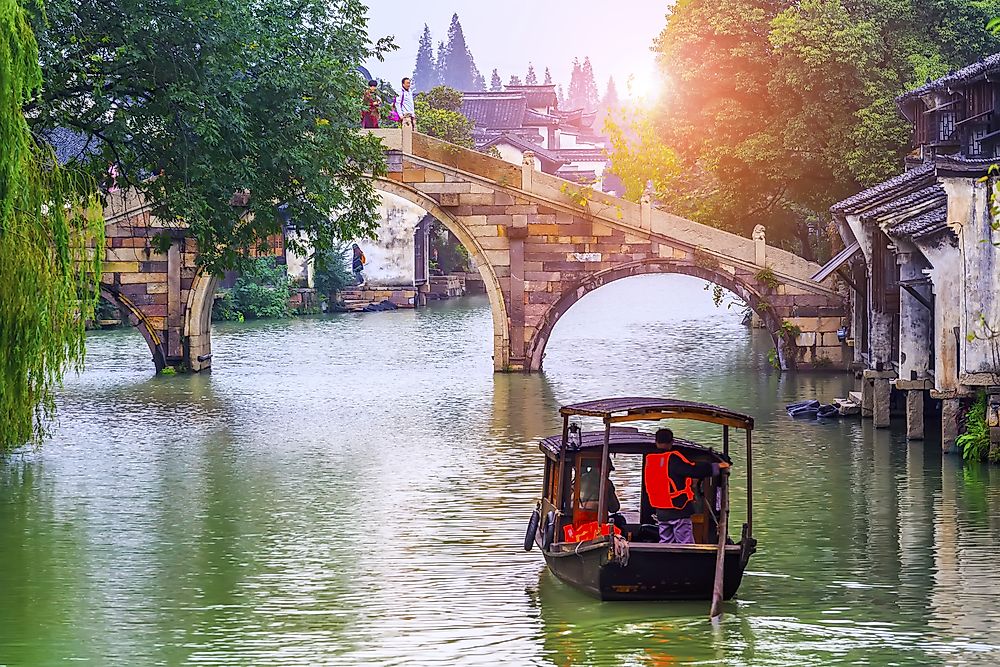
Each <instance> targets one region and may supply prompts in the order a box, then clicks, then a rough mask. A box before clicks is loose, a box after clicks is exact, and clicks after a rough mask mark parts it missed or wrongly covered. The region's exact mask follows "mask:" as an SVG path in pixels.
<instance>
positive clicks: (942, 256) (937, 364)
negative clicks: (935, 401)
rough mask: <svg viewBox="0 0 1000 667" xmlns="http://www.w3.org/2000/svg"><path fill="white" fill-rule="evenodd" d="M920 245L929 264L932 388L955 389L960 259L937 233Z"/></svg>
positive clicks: (945, 390) (959, 314)
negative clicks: (932, 318) (932, 323)
mask: <svg viewBox="0 0 1000 667" xmlns="http://www.w3.org/2000/svg"><path fill="white" fill-rule="evenodd" d="M919 246H920V250H921V251H922V252H923V254H924V257H926V258H927V261H928V262H930V264H931V267H932V268H931V269H929V270H928V271H927V274H928V275H929V276H930V278H931V282H932V283H933V291H934V332H933V338H934V388H935V389H936V390H938V391H941V392H948V391H956V390H958V389H959V382H958V359H957V357H958V344H957V341H956V336H955V329H956V328H958V330H959V332H961V303H962V265H961V259H960V257H959V254H958V252H957V251H956V250H955V248H954V247H952V246H951V244H950V243H949V242H948V241H947V240H946V238H943V237H941V236H940V235H939V236H937V237H936V238H934V239H932V240H931V241H930V242H926V243H920V244H919Z"/></svg>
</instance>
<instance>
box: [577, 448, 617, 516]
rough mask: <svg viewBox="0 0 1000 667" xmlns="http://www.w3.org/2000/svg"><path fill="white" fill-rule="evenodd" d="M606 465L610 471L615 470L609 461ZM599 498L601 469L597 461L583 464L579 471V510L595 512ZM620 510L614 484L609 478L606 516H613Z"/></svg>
mask: <svg viewBox="0 0 1000 667" xmlns="http://www.w3.org/2000/svg"><path fill="white" fill-rule="evenodd" d="M608 465H609V466H610V469H611V470H614V469H615V466H614V465H613V464H612V463H611V461H608ZM600 496H601V468H600V466H599V465H598V464H597V461H593V462H591V463H585V464H584V465H583V468H582V470H581V471H580V509H584V510H587V511H590V512H596V511H597V510H598V507H597V505H598V503H599V502H600ZM621 508H622V504H621V502H619V500H618V494H617V493H615V484H614V482H612V481H611V479H610V478H609V479H608V514H615V513H616V512H618V510H620V509H621Z"/></svg>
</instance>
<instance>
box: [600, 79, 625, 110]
mask: <svg viewBox="0 0 1000 667" xmlns="http://www.w3.org/2000/svg"><path fill="white" fill-rule="evenodd" d="M620 104H621V100H619V99H618V88H617V86H615V78H614V77H613V76H609V77H608V87H607V89H606V90H605V91H604V99H603V100H601V106H602V107H603V108H604V110H605V111H607V112H612V111H614V110H615V109H617V108H618V106H619V105H620Z"/></svg>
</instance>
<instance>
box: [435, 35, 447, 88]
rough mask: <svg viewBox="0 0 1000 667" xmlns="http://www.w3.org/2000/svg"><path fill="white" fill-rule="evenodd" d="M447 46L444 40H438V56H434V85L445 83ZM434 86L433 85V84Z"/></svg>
mask: <svg viewBox="0 0 1000 667" xmlns="http://www.w3.org/2000/svg"><path fill="white" fill-rule="evenodd" d="M447 48H448V47H446V46H445V45H444V41H440V42H438V49H437V57H436V58H434V85H435V86H443V85H444V61H445V54H446V53H447ZM432 87H433V86H432Z"/></svg>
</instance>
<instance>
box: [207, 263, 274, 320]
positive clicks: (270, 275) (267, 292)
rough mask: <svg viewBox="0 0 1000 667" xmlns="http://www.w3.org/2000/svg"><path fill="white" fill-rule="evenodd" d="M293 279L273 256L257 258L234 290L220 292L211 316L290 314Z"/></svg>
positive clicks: (235, 316)
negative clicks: (289, 302)
mask: <svg viewBox="0 0 1000 667" xmlns="http://www.w3.org/2000/svg"><path fill="white" fill-rule="evenodd" d="M290 295H291V282H290V281H289V279H288V274H287V273H286V272H285V267H284V266H283V265H281V264H278V262H277V261H276V260H275V259H274V258H273V257H262V258H260V259H257V260H254V262H253V263H251V264H250V265H249V266H248V267H247V269H246V270H245V271H244V272H243V273H242V274H240V277H239V278H238V279H237V281H236V285H234V286H233V288H232V289H231V290H223V291H221V292H220V293H219V294H218V295H217V296H216V299H215V303H214V304H213V305H212V319H216V320H230V321H231V320H236V321H242V320H244V319H275V318H281V317H288V298H289V296H290Z"/></svg>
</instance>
